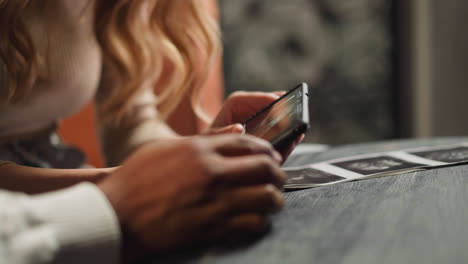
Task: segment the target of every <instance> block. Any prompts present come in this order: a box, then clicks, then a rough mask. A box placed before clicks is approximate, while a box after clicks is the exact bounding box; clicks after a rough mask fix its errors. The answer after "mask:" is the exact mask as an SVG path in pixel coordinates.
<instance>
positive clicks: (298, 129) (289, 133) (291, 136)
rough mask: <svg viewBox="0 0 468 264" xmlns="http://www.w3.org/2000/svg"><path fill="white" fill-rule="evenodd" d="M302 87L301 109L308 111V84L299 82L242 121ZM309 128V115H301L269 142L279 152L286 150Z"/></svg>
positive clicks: (254, 116)
mask: <svg viewBox="0 0 468 264" xmlns="http://www.w3.org/2000/svg"><path fill="white" fill-rule="evenodd" d="M300 88H303V92H304V100H303V103H302V107H303V111H309V103H308V102H309V101H308V100H309V99H308V98H309V91H308V86H307V84H306V83H301V84H299V85H297V86H296V87H294V88H293V89H291V90H290V91H288V92H287V93H286V94H284V95H283V96H281V97H280V98H278V99H277V100H276V101H274V102H273V103H271V104H269V105H268V106H266V107H265V108H264V109H262V110H261V111H260V112H258V113H256V114H255V115H253V116H252V117H251V118H249V119H248V120H247V121H245V122H244V124H246V123H247V122H249V121H250V120H252V119H254V118H256V117H257V116H259V115H260V114H262V113H263V112H264V111H267V110H268V109H269V108H271V107H272V106H273V105H274V104H276V103H277V102H278V101H280V100H281V99H283V98H284V97H286V96H288V95H289V94H291V93H292V92H294V91H295V90H296V89H300ZM308 129H309V115H308V114H307V115H305V116H303V118H302V120H300V121H299V120H298V121H297V122H296V123H295V124H294V125H293V126H292V127H291V128H289V129H288V130H286V131H285V132H283V133H282V134H280V135H279V136H277V137H275V138H274V139H273V140H272V141H271V142H270V143H271V144H272V145H273V147H274V148H275V149H276V150H278V151H279V152H282V151H284V150H286V149H287V148H288V147H289V146H290V145H291V143H293V142H294V141H295V140H296V139H297V138H298V137H299V136H300V135H301V134H304V133H305V132H307V130H308Z"/></svg>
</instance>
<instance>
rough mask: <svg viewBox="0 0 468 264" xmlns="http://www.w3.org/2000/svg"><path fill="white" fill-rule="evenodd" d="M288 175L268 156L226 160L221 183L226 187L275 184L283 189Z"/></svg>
mask: <svg viewBox="0 0 468 264" xmlns="http://www.w3.org/2000/svg"><path fill="white" fill-rule="evenodd" d="M286 180H287V175H286V173H285V172H284V171H283V170H282V169H281V168H280V166H279V164H278V163H276V162H275V161H273V160H272V159H271V158H270V157H268V156H266V155H251V156H242V157H234V158H229V159H225V160H224V161H223V172H222V173H221V174H220V177H219V181H220V182H222V183H223V184H225V185H231V186H239V185H259V184H270V183H271V184H273V185H275V186H276V187H277V188H279V189H282V188H283V185H284V184H285V183H286Z"/></svg>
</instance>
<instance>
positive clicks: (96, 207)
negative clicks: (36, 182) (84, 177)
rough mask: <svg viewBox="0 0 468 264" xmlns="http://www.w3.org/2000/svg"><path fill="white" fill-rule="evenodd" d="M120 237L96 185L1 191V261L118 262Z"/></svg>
mask: <svg viewBox="0 0 468 264" xmlns="http://www.w3.org/2000/svg"><path fill="white" fill-rule="evenodd" d="M120 239H121V234H120V228H119V224H118V220H117V217H116V215H115V213H114V211H113V209H112V206H111V205H110V203H109V202H108V200H107V198H106V197H105V196H104V195H103V194H102V193H101V192H100V190H99V189H98V188H97V187H96V186H95V185H93V184H90V183H83V184H79V185H76V186H74V187H71V188H68V189H64V190H61V191H57V192H51V193H46V194H41V195H36V196H27V195H24V194H19V193H11V192H6V191H0V263H11V264H55V263H68V264H74V263H89V264H93V263H96V264H97V263H110V264H112V263H118V261H119V249H120V243H121V242H120Z"/></svg>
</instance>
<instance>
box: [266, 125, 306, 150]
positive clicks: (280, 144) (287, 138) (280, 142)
mask: <svg viewBox="0 0 468 264" xmlns="http://www.w3.org/2000/svg"><path fill="white" fill-rule="evenodd" d="M308 128H309V125H308V124H306V123H303V124H300V125H298V126H297V127H295V128H291V129H290V130H288V131H286V132H285V133H283V134H282V135H281V136H279V137H277V138H275V139H274V140H273V141H272V142H271V144H272V145H273V147H274V148H275V149H276V150H278V151H279V152H283V151H285V150H286V149H287V148H288V147H289V146H290V145H291V144H292V143H293V142H294V141H295V140H296V139H297V138H298V137H299V136H300V135H302V134H304V133H305V132H307V129H308Z"/></svg>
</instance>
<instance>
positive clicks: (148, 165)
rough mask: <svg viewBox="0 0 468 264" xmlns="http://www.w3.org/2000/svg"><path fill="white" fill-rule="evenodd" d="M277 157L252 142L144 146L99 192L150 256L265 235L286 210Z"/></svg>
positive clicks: (219, 139) (202, 140)
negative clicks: (272, 219)
mask: <svg viewBox="0 0 468 264" xmlns="http://www.w3.org/2000/svg"><path fill="white" fill-rule="evenodd" d="M280 161H281V157H280V155H279V154H278V153H277V152H276V151H275V150H273V148H272V147H271V145H270V144H269V143H268V142H266V141H263V140H261V139H258V138H254V137H251V136H242V137H241V136H238V135H220V136H207V137H194V138H189V139H178V140H173V141H168V142H166V143H158V144H155V145H152V144H148V145H146V146H144V147H142V148H141V149H139V150H138V151H137V152H135V153H134V154H133V155H132V156H131V157H130V158H129V159H128V160H127V161H126V162H125V163H124V164H123V165H122V166H121V167H120V168H119V169H117V171H116V172H115V173H114V174H112V175H110V176H109V177H108V178H106V179H104V180H103V181H102V182H101V183H100V184H99V185H98V186H99V187H100V188H101V189H102V191H103V192H104V194H105V195H106V196H107V197H108V199H109V201H110V202H111V204H112V205H113V207H114V209H115V211H116V213H117V215H118V218H119V220H120V222H121V225H122V227H123V230H125V231H126V234H127V235H128V236H129V237H131V238H132V239H134V240H135V241H137V242H138V243H140V244H142V245H144V247H147V248H148V249H151V250H153V251H161V250H166V249H174V248H177V247H180V246H186V245H190V244H196V243H200V242H212V241H217V240H220V239H224V238H228V237H230V236H232V235H238V234H248V233H252V232H254V233H255V232H261V231H264V230H265V228H266V227H267V226H268V221H267V216H268V214H270V213H273V212H276V211H278V210H279V209H280V208H281V207H282V206H283V205H284V200H283V195H282V193H281V191H280V190H281V188H282V186H283V184H284V183H285V181H286V175H285V173H284V172H283V171H282V170H281V169H280V167H279V163H280Z"/></svg>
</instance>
